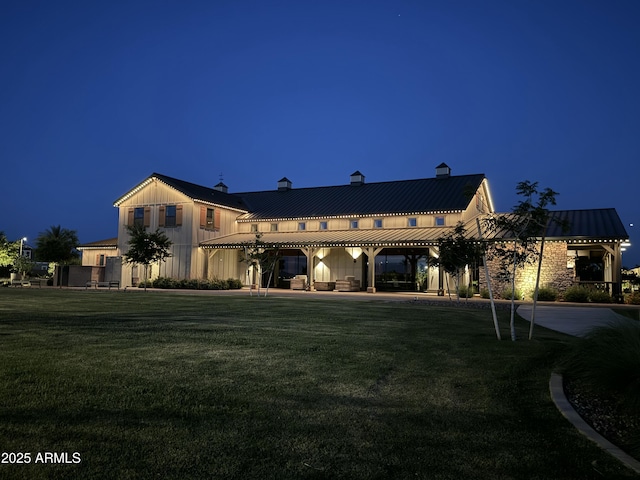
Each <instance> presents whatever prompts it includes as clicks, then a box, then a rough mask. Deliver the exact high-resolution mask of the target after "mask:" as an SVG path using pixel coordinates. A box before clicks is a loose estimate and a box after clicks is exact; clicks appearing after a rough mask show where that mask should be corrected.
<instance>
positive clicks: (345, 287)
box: [336, 275, 360, 292]
mask: <svg viewBox="0 0 640 480" xmlns="http://www.w3.org/2000/svg"><path fill="white" fill-rule="evenodd" d="M336 290H337V291H339V292H359V291H360V280H356V279H355V277H353V276H351V275H348V276H346V277H345V278H344V280H336Z"/></svg>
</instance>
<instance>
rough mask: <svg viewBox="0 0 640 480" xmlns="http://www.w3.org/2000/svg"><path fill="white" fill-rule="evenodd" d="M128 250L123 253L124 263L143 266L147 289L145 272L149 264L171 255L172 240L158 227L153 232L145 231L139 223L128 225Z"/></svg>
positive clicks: (145, 287)
mask: <svg viewBox="0 0 640 480" xmlns="http://www.w3.org/2000/svg"><path fill="white" fill-rule="evenodd" d="M127 230H128V232H129V235H130V237H131V238H129V242H128V244H129V250H127V252H126V253H125V254H124V258H125V263H131V264H135V265H143V266H144V290H145V291H146V290H147V273H148V271H149V265H151V264H152V263H156V262H164V261H165V260H166V259H167V258H169V257H171V253H170V252H169V249H170V248H171V245H172V242H171V240H169V237H167V236H166V235H165V233H164V232H162V231H161V230H160V229H156V231H155V232H147V229H146V228H145V227H143V226H141V225H132V226H128V227H127Z"/></svg>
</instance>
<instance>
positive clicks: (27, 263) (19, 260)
mask: <svg viewBox="0 0 640 480" xmlns="http://www.w3.org/2000/svg"><path fill="white" fill-rule="evenodd" d="M34 265H35V262H33V261H32V260H31V259H30V258H27V257H24V256H22V255H17V256H16V258H15V261H14V262H13V269H14V270H15V271H16V272H17V273H19V274H20V275H21V276H22V278H24V277H26V276H27V275H29V273H30V272H31V270H32V269H33V267H34Z"/></svg>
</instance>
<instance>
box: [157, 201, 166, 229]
mask: <svg viewBox="0 0 640 480" xmlns="http://www.w3.org/2000/svg"><path fill="white" fill-rule="evenodd" d="M165 211H166V207H165V206H164V205H162V206H161V207H160V208H158V226H159V227H164V219H165Z"/></svg>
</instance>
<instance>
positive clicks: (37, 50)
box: [0, 0, 640, 266]
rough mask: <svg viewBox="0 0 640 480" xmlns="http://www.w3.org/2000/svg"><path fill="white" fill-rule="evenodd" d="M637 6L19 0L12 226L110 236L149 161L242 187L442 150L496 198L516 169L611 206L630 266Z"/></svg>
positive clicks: (2, 85)
mask: <svg viewBox="0 0 640 480" xmlns="http://www.w3.org/2000/svg"><path fill="white" fill-rule="evenodd" d="M639 24H640V2H638V1H637V0H606V1H604V0H599V1H589V0H575V1H573V0H552V1H544V0H531V1H525V0H516V1H514V0H504V1H493V0H487V1H477V0H468V1H464V0H460V1H449V0H447V1H444V0H443V1H437V2H434V1H426V0H422V1H371V0H369V1H344V0H342V1H331V0H323V1H302V0H298V1H266V0H265V1H241V0H235V1H228V2H227V1H202V2H196V1H191V2H183V1H176V2H163V1H153V2H142V1H135V0H132V1H123V2H121V1H109V2H86V1H74V2H69V1H64V0H62V1H55V2H52V1H42V2H34V1H29V0H22V1H18V2H4V3H3V4H2V7H0V45H1V47H0V69H1V71H0V132H1V133H0V158H1V161H2V172H3V174H2V190H1V192H2V199H3V204H4V208H3V209H2V211H3V212H4V213H3V214H2V215H1V216H0V230H4V231H5V233H6V234H7V236H8V237H9V238H10V239H17V238H20V237H21V236H27V237H28V238H29V239H30V240H33V239H35V237H36V236H37V234H38V233H39V232H41V231H43V230H45V229H46V228H48V227H49V226H51V225H58V224H59V225H62V226H63V227H65V228H70V229H75V230H77V232H78V235H79V238H80V241H81V242H90V241H94V240H101V239H104V238H109V237H112V236H115V234H116V228H117V226H116V222H117V216H116V209H115V208H114V207H113V206H112V205H113V201H114V200H115V199H116V198H118V197H119V196H120V195H121V194H123V193H125V192H126V191H127V190H129V189H130V188H131V187H133V186H134V185H135V184H137V183H138V182H140V181H141V180H143V179H144V178H146V177H147V176H148V175H149V174H150V173H152V172H154V171H156V172H159V173H163V174H166V175H170V176H175V177H178V178H181V179H184V180H187V181H191V182H195V183H200V184H204V185H210V186H213V185H215V184H216V183H218V181H219V180H220V175H221V174H222V177H223V180H224V182H225V183H226V184H227V185H228V186H229V188H230V191H232V192H233V191H251V190H267V189H274V188H276V183H277V180H279V179H280V178H282V177H283V176H286V177H288V178H289V179H290V180H292V182H293V186H294V188H295V187H311V186H320V185H338V184H344V183H348V181H349V175H350V174H351V173H352V172H353V171H355V170H360V171H361V172H362V173H364V174H365V176H366V180H367V182H378V181H388V180H403V179H410V178H425V177H432V176H433V175H434V173H435V167H436V166H437V165H438V164H439V163H441V162H446V163H447V164H448V165H449V166H450V167H451V168H452V173H453V174H469V173H484V174H486V175H487V177H488V179H489V182H490V185H491V187H492V190H493V194H494V202H495V205H496V208H497V209H498V210H499V211H507V210H510V209H511V207H512V206H513V205H514V204H515V203H516V202H517V200H518V199H517V197H516V195H515V186H516V184H517V183H518V182H520V181H522V180H530V181H538V182H539V184H540V186H541V187H542V188H544V187H550V188H553V189H554V190H556V191H557V192H559V193H560V195H559V196H558V205H557V208H559V209H573V208H608V207H615V208H616V209H617V210H618V213H619V214H620V216H621V218H622V220H623V222H624V223H625V225H626V226H627V230H628V232H629V234H630V236H631V239H632V243H633V244H634V245H633V246H632V247H631V248H630V249H629V250H628V251H627V252H625V254H624V258H623V263H624V264H625V265H628V266H634V265H635V264H638V263H640V233H638V231H639V230H640V215H639V213H640V206H639V205H640V202H639V198H638V190H639V185H640V93H639V89H640V28H639V27H638V25H639ZM630 223H635V227H629V224H630Z"/></svg>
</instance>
